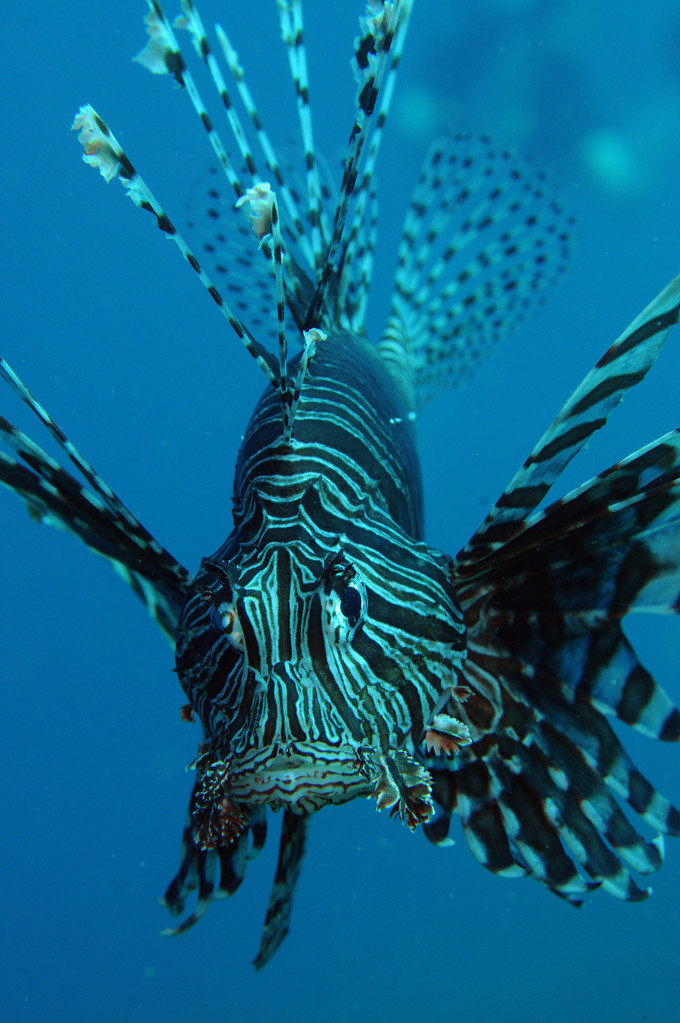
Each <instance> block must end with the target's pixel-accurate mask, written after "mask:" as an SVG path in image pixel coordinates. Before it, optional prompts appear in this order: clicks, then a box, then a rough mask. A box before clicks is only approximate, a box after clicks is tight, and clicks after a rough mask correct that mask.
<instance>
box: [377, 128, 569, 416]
mask: <svg viewBox="0 0 680 1023" xmlns="http://www.w3.org/2000/svg"><path fill="white" fill-rule="evenodd" d="M571 235H572V221H571V218H570V217H569V216H568V215H567V213H566V212H565V210H564V207H563V204H562V202H561V200H560V198H559V194H558V193H557V191H556V188H555V186H554V184H552V183H551V182H550V181H549V180H548V179H547V178H546V176H545V174H543V173H541V172H540V171H539V170H538V169H537V168H536V167H535V166H534V165H533V164H531V163H530V162H529V161H527V160H526V159H523V158H520V157H519V156H518V155H517V154H516V153H515V152H513V151H510V150H505V149H503V148H499V147H497V146H494V145H493V143H492V142H490V141H489V140H488V139H486V138H476V137H473V136H470V135H462V134H458V135H455V136H452V137H449V138H445V139H442V140H439V141H438V142H435V143H434V144H433V145H432V146H431V148H430V150H429V152H428V154H427V157H426V159H425V162H424V164H423V168H422V170H421V173H420V178H419V180H418V184H417V186H416V188H415V191H414V193H413V198H412V199H411V203H410V206H409V209H408V212H407V215H406V219H405V221H404V227H403V234H402V240H401V244H400V246H399V252H398V265H397V272H396V277H395V282H394V290H393V297H392V306H391V310H390V315H389V319H388V322H387V326H386V328H385V331H384V334H383V338H382V341H381V351H382V354H383V356H384V357H385V358H386V359H387V360H388V361H389V363H390V364H391V365H393V366H394V368H395V372H396V373H397V374H399V376H400V377H401V378H402V380H403V381H404V383H405V384H406V386H407V387H408V388H409V390H411V389H414V391H415V394H414V401H415V403H416V404H418V405H422V404H423V403H424V402H426V401H427V400H428V399H429V398H430V397H432V396H433V395H434V394H436V393H437V392H438V391H439V390H441V389H442V388H444V387H457V386H459V385H461V384H463V383H465V382H466V381H467V379H468V378H469V376H470V375H471V373H472V372H473V371H474V370H475V369H476V367H477V366H478V364H479V363H480V362H481V361H482V360H483V359H484V358H486V356H487V355H488V354H489V353H490V352H491V351H492V350H493V348H494V346H495V345H496V344H497V342H498V341H500V340H501V338H503V337H505V336H506V335H507V334H508V333H509V332H510V331H512V330H514V329H515V327H517V326H518V324H520V323H521V322H522V321H523V320H524V319H525V318H526V317H527V315H529V314H530V313H531V312H533V310H534V309H535V308H536V307H537V306H538V305H539V304H540V303H541V302H542V300H543V297H544V294H545V290H546V288H547V287H548V286H549V285H550V284H552V283H553V282H554V281H555V280H556V279H557V278H558V277H559V276H560V274H561V273H562V271H563V270H564V267H565V265H566V263H567V260H568V257H569V250H570V244H571Z"/></svg>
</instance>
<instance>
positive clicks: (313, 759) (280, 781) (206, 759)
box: [191, 741, 375, 849]
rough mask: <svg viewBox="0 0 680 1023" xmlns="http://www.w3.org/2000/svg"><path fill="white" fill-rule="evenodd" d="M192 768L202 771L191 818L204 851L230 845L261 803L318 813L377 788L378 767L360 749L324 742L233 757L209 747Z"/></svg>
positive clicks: (269, 748)
mask: <svg viewBox="0 0 680 1023" xmlns="http://www.w3.org/2000/svg"><path fill="white" fill-rule="evenodd" d="M191 766H192V767H194V768H195V769H196V771H197V772H198V773H199V780H198V783H197V785H196V787H195V790H194V796H193V800H192V816H193V821H194V838H195V840H196V842H197V844H198V845H199V846H200V847H201V848H202V849H214V848H218V847H220V846H225V845H229V844H230V842H232V841H234V840H235V839H236V838H237V837H238V836H239V835H240V834H241V832H242V831H243V830H244V829H245V828H246V827H247V824H248V821H249V819H250V814H251V812H252V810H253V809H254V808H255V807H256V806H260V805H262V804H266V805H267V806H269V807H270V808H271V809H272V810H280V809H282V808H285V809H288V810H290V811H292V812H293V813H299V814H308V813H315V812H316V811H317V810H320V809H321V807H323V806H327V805H328V804H329V803H335V804H339V803H346V802H349V800H351V799H354V798H355V797H356V796H360V795H366V796H368V795H371V793H372V792H373V790H374V788H375V780H374V778H375V770H374V768H373V766H372V764H371V763H370V761H367V760H366V759H365V758H364V757H363V756H362V753H361V751H360V750H359V749H357V748H354V747H350V746H329V745H325V744H323V743H319V742H304V741H302V742H289V743H285V744H283V743H280V742H279V743H276V744H274V745H271V746H263V747H259V748H257V749H251V750H248V751H247V752H245V753H243V754H240V755H239V756H237V757H233V758H230V759H223V758H222V755H221V753H220V752H219V750H218V749H216V748H215V747H213V746H208V747H207V748H204V749H203V750H202V751H201V753H200V754H199V756H198V758H197V760H196V761H195V762H194V763H193V764H192V765H191Z"/></svg>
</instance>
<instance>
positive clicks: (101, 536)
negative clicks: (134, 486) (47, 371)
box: [0, 358, 189, 644]
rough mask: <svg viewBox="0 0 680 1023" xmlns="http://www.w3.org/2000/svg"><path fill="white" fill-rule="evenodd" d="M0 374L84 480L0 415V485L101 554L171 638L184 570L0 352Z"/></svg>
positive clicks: (181, 601) (37, 515)
mask: <svg viewBox="0 0 680 1023" xmlns="http://www.w3.org/2000/svg"><path fill="white" fill-rule="evenodd" d="M0 376H2V378H3V379H4V380H5V381H6V382H7V383H8V384H9V386H10V387H11V388H12V390H13V391H15V393H16V394H18V395H19V397H20V398H21V399H22V400H23V401H24V402H26V404H27V405H28V406H29V408H30V409H31V410H32V411H33V412H34V413H35V414H36V415H37V416H38V418H39V419H40V421H41V422H42V423H43V425H44V426H45V427H46V428H47V430H48V431H49V433H50V434H51V436H52V438H53V439H54V440H55V441H56V443H57V444H58V445H59V447H60V449H61V451H62V452H63V454H64V455H65V456H66V457H67V458H68V459H69V460H70V461H71V462H72V464H73V465H75V467H76V469H77V470H78V472H79V473H80V475H81V476H82V478H83V479H84V480H85V483H82V482H80V481H79V480H78V479H76V477H75V476H73V475H72V474H71V473H70V472H68V471H67V470H66V469H64V468H63V466H61V465H60V464H59V463H58V462H57V461H55V459H54V458H51V457H50V456H49V455H48V454H47V453H46V452H45V451H43V450H42V448H40V447H39V446H38V445H37V444H36V443H35V442H34V441H32V440H31V439H30V438H29V437H27V436H26V435H25V434H24V433H22V432H21V431H20V430H17V429H16V427H14V426H13V425H12V424H11V423H10V422H8V421H7V420H6V419H4V418H3V417H1V416H0V439H1V440H2V441H3V442H4V443H5V444H6V445H7V447H8V448H9V449H10V450H11V451H12V452H13V455H9V454H7V453H6V452H3V451H0V483H2V484H4V485H5V486H6V487H7V488H8V489H9V490H12V491H13V492H14V493H15V494H17V495H18V496H19V497H20V498H21V499H22V500H23V502H24V504H25V505H26V507H27V509H28V511H29V513H30V515H31V516H32V517H33V518H35V519H36V520H37V521H39V522H46V523H49V524H50V525H54V526H58V527H60V528H62V529H67V530H68V531H69V532H71V533H73V534H75V536H77V537H78V538H79V539H80V540H82V542H83V543H85V544H87V546H88V547H89V548H90V550H92V551H94V552H95V553H96V554H101V555H102V557H105V558H106V559H107V560H108V561H109V562H110V563H111V564H112V565H113V567H114V568H115V569H116V571H117V572H118V573H119V575H121V576H122V577H123V579H124V580H125V581H126V582H127V583H128V585H129V586H130V587H131V588H132V589H133V591H134V592H135V593H136V594H137V596H138V597H139V598H140V599H141V600H142V601H143V602H144V604H145V605H146V607H147V608H148V610H149V612H150V614H151V616H152V617H153V619H154V620H155V621H156V622H157V624H158V625H159V626H160V628H161V629H162V630H163V632H164V633H165V635H166V636H167V637H168V639H169V640H170V642H171V643H173V644H174V642H175V630H176V626H177V619H178V617H179V613H180V610H181V609H182V606H183V604H184V601H185V599H186V588H187V584H188V579H189V574H188V572H187V570H186V569H185V568H184V567H183V566H182V565H180V563H179V562H178V561H176V560H175V558H173V556H172V555H171V554H169V553H168V551H166V550H165V549H164V548H163V547H161V545H160V544H159V543H158V541H157V540H155V539H154V537H153V536H152V535H151V534H150V533H149V531H148V530H147V529H145V528H144V526H142V524H141V523H140V522H139V520H138V519H137V518H135V516H134V515H133V514H132V512H131V511H130V510H129V509H128V508H126V506H125V505H124V504H123V502H122V501H121V500H120V498H119V497H117V496H116V494H114V492H113V491H112V490H111V488H110V487H109V486H108V485H107V484H106V483H105V482H104V480H103V479H102V478H101V476H99V474H98V473H97V472H95V470H94V469H93V468H92V466H91V465H90V463H89V462H88V461H87V460H86V459H85V458H84V457H83V456H82V455H81V454H80V452H79V451H78V449H77V448H76V447H75V446H74V445H73V444H72V443H71V441H70V440H69V439H68V437H67V436H66V434H65V433H64V432H63V430H61V429H60V428H59V427H58V426H57V424H56V423H55V422H54V420H53V419H52V418H51V416H50V415H49V414H48V413H47V412H46V411H45V409H44V408H43V406H42V405H40V403H39V402H38V401H36V399H35V398H34V397H33V395H32V394H31V393H30V391H29V390H28V388H27V387H26V386H25V385H24V384H23V383H22V381H21V380H20V378H19V377H18V376H17V374H16V373H15V372H14V370H13V369H12V368H11V367H10V366H9V364H8V363H7V362H6V361H5V360H4V359H2V358H0Z"/></svg>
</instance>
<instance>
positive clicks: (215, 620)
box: [211, 602, 244, 650]
mask: <svg viewBox="0 0 680 1023" xmlns="http://www.w3.org/2000/svg"><path fill="white" fill-rule="evenodd" d="M211 619H212V624H213V626H214V628H215V629H217V630H218V632H224V633H225V635H226V637H227V640H228V641H229V644H230V645H231V646H233V647H234V649H235V650H243V647H244V642H243V629H242V628H241V623H240V622H239V618H238V611H237V610H236V606H235V604H227V603H225V602H222V603H219V604H218V603H215V606H214V607H213V610H212V616H211Z"/></svg>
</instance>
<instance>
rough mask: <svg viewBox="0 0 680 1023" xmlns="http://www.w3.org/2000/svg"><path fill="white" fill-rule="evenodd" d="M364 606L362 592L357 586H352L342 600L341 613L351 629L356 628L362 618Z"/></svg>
mask: <svg viewBox="0 0 680 1023" xmlns="http://www.w3.org/2000/svg"><path fill="white" fill-rule="evenodd" d="M362 605H363V600H362V597H361V593H360V591H359V590H358V588H357V587H356V586H352V585H351V584H350V585H349V586H348V587H347V589H346V590H345V592H344V593H343V595H342V597H341V598H340V612H341V613H342V614H343V615H344V616H345V618H346V619H347V623H348V625H349V626H350V627H351V628H354V626H355V625H356V624H357V623H358V621H359V619H360V617H361V610H362Z"/></svg>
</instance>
